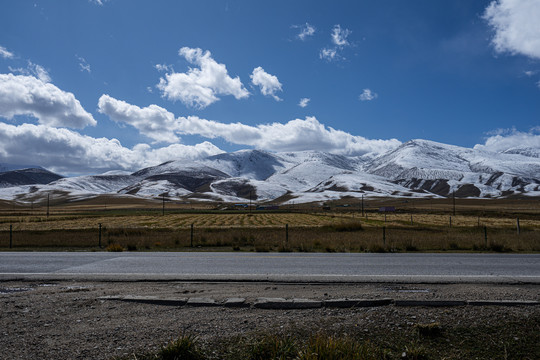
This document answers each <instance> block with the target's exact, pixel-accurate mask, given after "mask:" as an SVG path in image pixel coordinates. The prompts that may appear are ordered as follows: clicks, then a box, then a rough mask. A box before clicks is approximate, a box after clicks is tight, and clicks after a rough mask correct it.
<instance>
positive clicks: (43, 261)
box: [0, 252, 540, 284]
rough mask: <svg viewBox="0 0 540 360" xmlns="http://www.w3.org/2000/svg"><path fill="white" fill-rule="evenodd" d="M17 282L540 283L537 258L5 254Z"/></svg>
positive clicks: (4, 274) (5, 273)
mask: <svg viewBox="0 0 540 360" xmlns="http://www.w3.org/2000/svg"><path fill="white" fill-rule="evenodd" d="M15 279H21V280H22V279H26V280H28V279H30V280H32V279H35V280H70V279H73V280H84V279H87V280H112V281H114V280H118V281H129V280H132V281H135V280H179V281H180V280H182V281H183V280H207V281H227V280H231V281H313V282H323V281H329V282H376V281H389V282H442V283H445V282H458V283H459V282H464V283H470V282H483V283H536V284H540V255H538V254H534V255H523V254H321V253H313V254H310V253H307V254H305V253H240V252H232V253H221V252H220V253H208V252H123V253H108V252H102V253H101V252H1V253H0V280H15Z"/></svg>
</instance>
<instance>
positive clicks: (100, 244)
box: [99, 223, 101, 249]
mask: <svg viewBox="0 0 540 360" xmlns="http://www.w3.org/2000/svg"><path fill="white" fill-rule="evenodd" d="M99 248H100V249H101V223H99Z"/></svg>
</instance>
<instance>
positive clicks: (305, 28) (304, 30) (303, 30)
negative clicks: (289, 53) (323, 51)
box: [292, 23, 315, 41]
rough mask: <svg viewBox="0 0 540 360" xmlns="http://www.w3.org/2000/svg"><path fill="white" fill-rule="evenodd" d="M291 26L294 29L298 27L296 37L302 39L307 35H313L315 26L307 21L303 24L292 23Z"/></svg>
mask: <svg viewBox="0 0 540 360" xmlns="http://www.w3.org/2000/svg"><path fill="white" fill-rule="evenodd" d="M292 27H293V28H295V29H300V32H299V33H298V34H297V35H296V37H297V38H298V39H300V40H302V41H305V40H306V39H307V38H308V37H309V36H313V35H314V34H315V26H313V25H310V24H308V23H305V24H304V25H293V26H292Z"/></svg>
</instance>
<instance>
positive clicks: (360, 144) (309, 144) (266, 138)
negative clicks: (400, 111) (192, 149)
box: [179, 117, 401, 155]
mask: <svg viewBox="0 0 540 360" xmlns="http://www.w3.org/2000/svg"><path fill="white" fill-rule="evenodd" d="M179 120H180V128H181V131H182V133H184V134H190V135H201V136H204V137H207V138H211V139H212V138H217V137H221V138H223V139H225V140H227V141H229V142H231V143H235V144H241V145H248V146H253V147H256V148H258V149H265V150H273V151H302V150H319V151H326V152H330V153H335V154H342V155H363V154H366V153H382V152H385V151H388V150H391V149H394V148H396V147H397V146H399V145H400V144H401V142H400V141H398V140H396V139H391V140H370V139H366V138H364V137H362V136H354V135H351V134H349V133H347V132H344V131H341V130H335V129H333V128H331V127H326V126H325V125H323V124H321V123H320V122H319V121H318V120H317V119H316V118H315V117H307V118H306V119H305V120H302V119H295V120H291V121H289V122H287V123H285V124H282V123H272V124H262V125H257V126H251V125H245V124H241V123H234V124H224V123H220V122H217V121H213V120H205V119H199V118H196V117H189V118H182V119H179Z"/></svg>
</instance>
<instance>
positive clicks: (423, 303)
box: [394, 300, 467, 307]
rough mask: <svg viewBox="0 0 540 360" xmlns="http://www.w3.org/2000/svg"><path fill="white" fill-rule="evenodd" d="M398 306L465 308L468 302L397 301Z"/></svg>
mask: <svg viewBox="0 0 540 360" xmlns="http://www.w3.org/2000/svg"><path fill="white" fill-rule="evenodd" d="M394 305H396V306H428V307H446V306H465V305H467V301H460V300H395V301H394Z"/></svg>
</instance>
